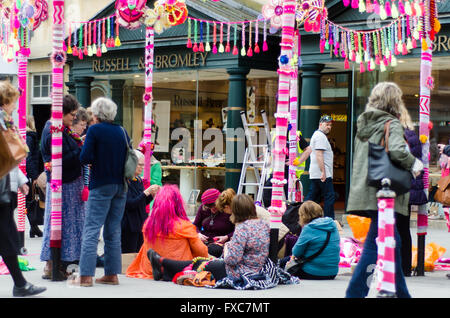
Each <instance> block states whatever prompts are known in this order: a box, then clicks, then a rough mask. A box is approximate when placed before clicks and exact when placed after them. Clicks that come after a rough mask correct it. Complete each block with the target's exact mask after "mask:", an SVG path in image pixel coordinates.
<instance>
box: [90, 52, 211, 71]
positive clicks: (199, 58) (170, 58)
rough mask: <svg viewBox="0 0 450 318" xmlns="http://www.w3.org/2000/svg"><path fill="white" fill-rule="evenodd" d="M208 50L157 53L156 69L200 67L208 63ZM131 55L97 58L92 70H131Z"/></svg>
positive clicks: (140, 65) (143, 62)
mask: <svg viewBox="0 0 450 318" xmlns="http://www.w3.org/2000/svg"><path fill="white" fill-rule="evenodd" d="M207 55H208V53H207V52H194V53H185V54H181V53H172V54H165V55H156V56H155V61H154V67H155V68H156V69H166V68H179V67H199V66H205V65H206V57H207ZM131 64H132V63H130V58H129V57H118V58H112V59H95V60H93V61H92V71H93V72H97V73H105V72H120V71H131V70H132V69H131ZM138 69H139V70H144V69H145V60H144V57H140V58H139V64H138Z"/></svg>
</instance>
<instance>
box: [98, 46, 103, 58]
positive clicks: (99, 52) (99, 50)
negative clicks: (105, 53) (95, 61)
mask: <svg viewBox="0 0 450 318" xmlns="http://www.w3.org/2000/svg"><path fill="white" fill-rule="evenodd" d="M101 56H102V48H101V46H100V45H99V46H98V48H97V57H101Z"/></svg>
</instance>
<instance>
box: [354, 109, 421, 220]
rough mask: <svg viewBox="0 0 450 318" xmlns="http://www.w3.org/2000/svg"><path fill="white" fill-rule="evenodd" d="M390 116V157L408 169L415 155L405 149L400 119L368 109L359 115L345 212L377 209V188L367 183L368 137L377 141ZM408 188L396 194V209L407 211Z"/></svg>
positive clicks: (378, 142)
mask: <svg viewBox="0 0 450 318" xmlns="http://www.w3.org/2000/svg"><path fill="white" fill-rule="evenodd" d="M388 120H392V121H391V125H390V130H389V131H390V133H389V157H390V158H391V160H392V161H393V162H394V163H397V164H399V165H400V166H401V167H403V168H404V169H406V170H409V171H411V169H412V166H413V165H414V161H415V157H414V156H413V155H412V154H411V153H410V152H409V151H408V150H407V148H406V141H405V139H404V137H403V127H402V125H401V124H400V122H399V120H398V119H397V118H396V117H395V116H393V115H391V114H389V113H387V112H384V111H381V110H377V109H371V110H368V111H365V112H364V113H362V114H361V115H360V116H359V117H358V121H357V133H356V137H355V151H354V156H353V170H352V176H351V181H350V193H349V197H348V202H347V212H350V213H352V212H353V213H355V214H358V213H356V212H363V211H365V212H367V211H377V210H378V208H377V197H376V192H377V189H376V188H374V187H369V186H368V185H367V172H368V165H369V155H368V153H369V141H370V142H372V143H376V144H380V142H381V139H382V137H383V133H384V124H385V123H386V121H388ZM408 202H409V192H408V193H405V194H403V195H399V196H397V197H396V198H395V212H398V213H401V214H403V215H408Z"/></svg>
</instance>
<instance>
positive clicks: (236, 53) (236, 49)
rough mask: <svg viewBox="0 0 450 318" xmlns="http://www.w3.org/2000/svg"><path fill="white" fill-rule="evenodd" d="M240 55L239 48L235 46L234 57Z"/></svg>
mask: <svg viewBox="0 0 450 318" xmlns="http://www.w3.org/2000/svg"><path fill="white" fill-rule="evenodd" d="M238 53H239V51H238V48H237V46H236V45H235V46H234V47H233V55H238Z"/></svg>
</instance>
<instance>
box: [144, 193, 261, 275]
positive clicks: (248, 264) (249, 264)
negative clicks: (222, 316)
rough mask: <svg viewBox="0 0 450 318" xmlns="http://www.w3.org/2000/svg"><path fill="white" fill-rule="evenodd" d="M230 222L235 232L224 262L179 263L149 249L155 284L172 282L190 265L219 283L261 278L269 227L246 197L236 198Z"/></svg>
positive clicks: (224, 256) (196, 260)
mask: <svg viewBox="0 0 450 318" xmlns="http://www.w3.org/2000/svg"><path fill="white" fill-rule="evenodd" d="M230 219H231V221H232V222H233V223H234V224H235V231H234V234H233V237H232V238H231V240H230V241H229V242H227V243H225V246H224V250H223V258H218V259H213V258H209V259H200V261H199V259H194V260H192V259H190V260H186V261H179V260H178V261H177V260H174V259H173V258H170V257H164V255H161V254H160V253H158V251H156V250H154V249H149V250H148V252H147V256H148V259H149V260H150V263H151V265H152V268H153V274H154V278H155V280H164V281H171V280H172V279H173V278H174V276H175V275H176V274H177V273H179V272H181V271H183V270H184V269H185V268H186V267H187V266H189V265H191V264H193V265H196V266H201V267H202V268H203V270H205V271H209V272H211V274H212V276H213V277H214V279H215V280H216V282H217V281H219V280H221V279H223V278H225V277H227V276H228V277H231V278H235V279H238V278H240V277H241V275H244V274H245V275H251V274H258V273H259V272H260V271H261V270H262V268H263V266H264V264H265V263H266V261H267V258H268V256H269V244H270V226H269V224H267V222H265V221H264V220H261V219H258V218H257V215H256V208H255V204H254V202H253V200H252V199H251V198H250V197H249V196H248V195H246V194H239V195H236V196H235V197H234V198H233V201H232V203H231V217H230ZM197 271H198V269H197Z"/></svg>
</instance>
